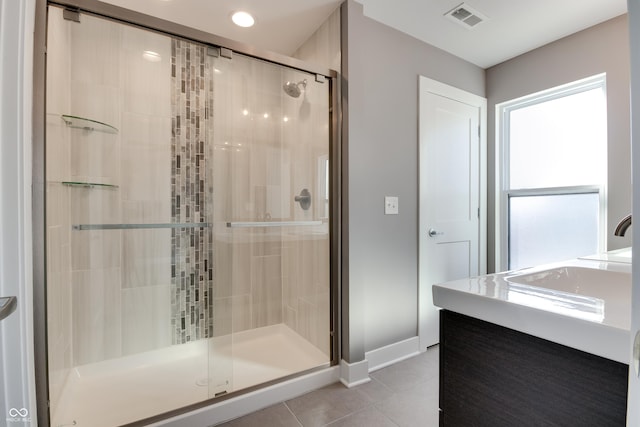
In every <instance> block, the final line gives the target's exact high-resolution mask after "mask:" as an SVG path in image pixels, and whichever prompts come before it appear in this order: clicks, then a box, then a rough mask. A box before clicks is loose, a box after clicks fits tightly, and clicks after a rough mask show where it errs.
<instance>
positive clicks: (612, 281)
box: [505, 266, 631, 322]
mask: <svg viewBox="0 0 640 427" xmlns="http://www.w3.org/2000/svg"><path fill="white" fill-rule="evenodd" d="M505 279H506V280H507V282H509V290H508V296H507V299H508V300H509V301H511V302H514V303H516V304H524V305H528V306H531V307H537V308H540V309H543V310H547V311H552V312H556V313H560V314H564V315H569V316H573V317H579V318H583V319H586V320H590V321H594V322H602V321H603V320H604V318H605V303H604V301H605V299H607V298H611V297H612V296H613V297H614V298H615V299H617V300H619V301H624V300H627V301H628V299H629V298H630V297H631V274H630V273H624V272H618V271H610V270H600V269H596V268H586V267H576V266H562V267H556V268H551V269H548V270H540V271H535V272H531V273H525V274H516V275H513V276H507V277H505Z"/></svg>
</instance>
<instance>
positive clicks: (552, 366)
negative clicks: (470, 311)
mask: <svg viewBox="0 0 640 427" xmlns="http://www.w3.org/2000/svg"><path fill="white" fill-rule="evenodd" d="M628 370H629V367H628V365H626V364H623V363H619V362H615V361H612V360H609V359H604V358H602V357H599V356H595V355H593V354H589V353H585V352H582V351H579V350H575V349H572V348H569V347H566V346H563V345H560V344H557V343H554V342H550V341H547V340H544V339H540V338H537V337H533V336H531V335H527V334H524V333H522V332H518V331H515V330H513V329H508V328H505V327H502V326H498V325H495V324H492V323H488V322H485V321H482V320H478V319H475V318H472V317H468V316H465V315H462V314H458V313H454V312H452V311H448V310H441V311H440V426H445V427H454V426H463V427H470V426H490V427H499V426H508V427H516V426H517V427H520V426H570V427H586V426H594V427H604V426H619V427H624V426H625V420H626V407H627V381H628V378H627V375H628Z"/></svg>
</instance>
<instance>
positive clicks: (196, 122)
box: [171, 39, 214, 344]
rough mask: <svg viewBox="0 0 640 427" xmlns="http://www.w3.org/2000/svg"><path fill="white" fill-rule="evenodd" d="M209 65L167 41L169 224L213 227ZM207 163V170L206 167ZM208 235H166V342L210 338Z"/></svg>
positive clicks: (187, 47) (201, 49) (190, 49)
mask: <svg viewBox="0 0 640 427" xmlns="http://www.w3.org/2000/svg"><path fill="white" fill-rule="evenodd" d="M212 113H213V64H212V58H211V57H208V56H207V54H206V47H205V46H202V45H197V44H194V43H190V42H186V41H184V40H179V39H173V40H172V41H171V114H172V118H171V131H172V135H171V206H172V208H171V209H172V212H171V220H172V222H176V223H184V222H208V223H210V224H212V223H213V182H212V181H213V174H212V171H210V170H208V169H211V166H212V165H213V162H212V161H211V160H210V159H211V153H212V146H213V141H212V140H211V138H210V135H212V134H213V132H212V129H211V127H212V126H213V118H212ZM209 163H210V164H209ZM213 292H214V289H213V229H212V228H211V227H205V228H177V229H172V234H171V325H172V331H173V333H172V342H173V344H181V343H186V342H189V341H194V340H198V339H202V338H209V337H212V336H213V326H214V325H213V297H214V295H213Z"/></svg>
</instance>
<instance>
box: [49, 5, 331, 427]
mask: <svg viewBox="0 0 640 427" xmlns="http://www.w3.org/2000/svg"><path fill="white" fill-rule="evenodd" d="M47 31H48V33H47V68H46V72H47V78H46V81H47V83H46V182H47V183H46V239H47V260H46V266H47V283H46V290H47V318H48V320H47V334H48V340H47V341H48V348H47V354H48V383H49V400H50V407H49V411H50V419H51V425H52V426H71V425H76V426H91V427H100V426H117V425H123V424H127V423H132V422H136V421H139V420H142V419H145V418H148V417H154V416H157V415H159V414H163V413H166V412H168V411H172V410H176V409H179V408H183V407H186V406H188V405H192V404H194V403H198V402H203V401H208V400H210V399H216V398H217V397H220V396H227V395H229V394H231V393H236V392H238V391H240V390H246V389H248V388H250V387H253V386H258V385H260V384H264V383H266V382H269V381H273V380H277V379H280V378H284V377H287V376H290V375H293V374H298V373H301V372H305V371H307V370H309V369H313V368H318V367H322V366H329V364H330V363H331V362H332V360H333V351H334V349H333V348H332V347H333V346H332V338H331V336H332V330H331V323H332V322H331V316H332V314H331V313H332V302H331V301H332V290H331V289H332V288H331V285H330V239H329V235H330V199H331V197H330V187H329V185H330V171H331V170H332V167H331V165H330V153H329V147H330V140H331V136H330V135H331V127H332V123H331V112H330V110H331V109H330V101H331V96H330V95H331V84H330V79H327V78H326V76H322V75H316V74H311V73H308V72H304V71H300V70H297V69H293V68H289V67H286V66H283V65H278V64H275V63H273V62H268V61H266V60H261V59H256V58H253V57H249V56H245V55H243V54H240V53H238V52H235V51H231V50H230V49H226V48H220V47H219V46H214V45H209V44H203V43H200V42H195V41H191V40H186V39H182V38H178V37H172V36H168V35H165V34H163V33H160V32H157V31H150V30H146V29H141V28H138V27H135V26H133V25H130V24H123V23H120V22H118V21H115V20H111V19H105V18H103V17H99V16H95V15H91V14H88V13H84V12H82V13H78V12H77V11H67V10H63V8H61V7H58V6H53V5H52V6H49V8H48V30H47ZM286 82H298V83H291V84H290V83H286ZM283 88H284V91H283ZM301 93H304V96H303V97H300V94H301ZM296 94H297V97H296ZM288 95H291V96H288ZM292 96H293V97H292Z"/></svg>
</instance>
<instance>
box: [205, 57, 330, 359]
mask: <svg viewBox="0 0 640 427" xmlns="http://www.w3.org/2000/svg"><path fill="white" fill-rule="evenodd" d="M215 64H216V65H215V67H216V69H217V70H218V74H217V76H216V80H215V89H214V90H215V93H216V97H215V99H214V104H215V111H216V114H215V116H214V122H215V124H214V133H215V135H216V136H215V141H216V144H215V150H214V151H215V153H216V154H215V156H214V174H215V187H216V204H215V207H214V209H215V217H216V220H217V221H216V227H215V239H216V244H215V247H216V253H215V257H216V258H215V259H216V262H215V265H216V266H217V268H216V279H215V282H216V299H215V301H214V304H215V308H214V312H215V313H216V324H220V323H222V322H224V323H225V324H226V325H227V327H228V328H230V329H231V330H232V331H233V332H241V331H244V330H248V329H254V328H259V327H263V326H269V325H273V324H278V323H284V324H286V325H287V326H289V327H290V328H291V329H293V330H294V331H296V332H298V333H299V334H300V335H302V336H303V337H304V338H306V339H307V340H309V341H310V342H312V343H313V344H314V345H315V346H316V347H318V348H319V349H321V350H323V351H324V352H325V353H326V354H327V355H329V346H330V336H329V332H330V331H329V329H330V322H329V312H330V291H329V238H328V236H329V234H328V218H327V215H328V211H327V210H326V207H327V204H326V201H325V189H326V161H327V159H328V140H329V139H328V132H329V126H328V118H329V115H328V94H329V91H328V90H329V89H328V83H318V82H316V81H315V76H312V75H309V74H305V73H301V72H295V71H292V70H287V69H283V68H282V67H278V66H275V65H273V64H269V63H266V62H261V61H254V60H250V59H248V58H245V57H243V56H241V55H234V58H233V59H232V60H228V59H225V58H218V59H216V62H215ZM304 79H306V80H307V87H306V89H305V93H304V94H303V95H301V96H300V97H299V98H291V97H289V96H287V95H285V93H284V91H283V89H282V86H283V84H284V83H285V82H286V81H294V82H299V81H302V80H304ZM227 94H228V95H227ZM285 118H286V121H285ZM303 188H307V189H309V191H310V192H311V194H312V207H311V209H309V210H308V211H304V210H302V209H301V208H300V205H299V204H298V203H296V202H295V201H294V197H295V195H297V194H299V193H300V191H301V190H302V189H303ZM308 220H321V221H323V224H322V225H317V226H303V227H274V228H269V227H252V228H228V227H226V223H227V222H232V221H252V222H258V223H260V222H269V221H308ZM225 313H229V314H230V315H225ZM218 316H220V319H219V318H218Z"/></svg>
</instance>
